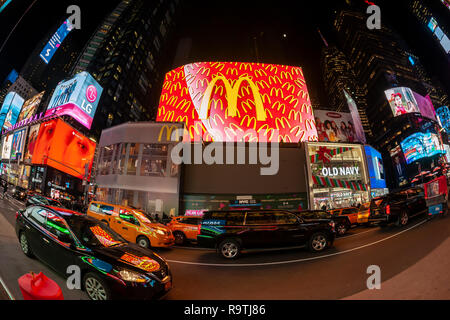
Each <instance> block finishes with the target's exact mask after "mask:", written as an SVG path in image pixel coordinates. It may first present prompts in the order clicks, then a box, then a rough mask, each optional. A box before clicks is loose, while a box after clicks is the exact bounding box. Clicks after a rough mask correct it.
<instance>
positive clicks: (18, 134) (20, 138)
mask: <svg viewBox="0 0 450 320" xmlns="http://www.w3.org/2000/svg"><path fill="white" fill-rule="evenodd" d="M27 129H28V127H25V128H23V129H19V130H17V131H15V132H14V133H13V138H12V145H11V157H10V159H11V160H22V159H23V151H24V145H25V139H26V134H27Z"/></svg>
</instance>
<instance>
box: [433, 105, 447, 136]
mask: <svg viewBox="0 0 450 320" xmlns="http://www.w3.org/2000/svg"><path fill="white" fill-rule="evenodd" d="M436 114H437V116H438V119H439V121H440V124H441V126H442V128H444V130H445V131H446V132H447V133H450V110H449V109H448V107H447V106H442V107H440V108H437V109H436Z"/></svg>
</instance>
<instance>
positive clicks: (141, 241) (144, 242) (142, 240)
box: [136, 236, 152, 249]
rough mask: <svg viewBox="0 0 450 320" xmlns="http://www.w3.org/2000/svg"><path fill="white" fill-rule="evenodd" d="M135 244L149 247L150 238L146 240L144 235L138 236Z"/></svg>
mask: <svg viewBox="0 0 450 320" xmlns="http://www.w3.org/2000/svg"><path fill="white" fill-rule="evenodd" d="M136 244H137V245H139V246H140V247H142V248H146V249H149V248H151V246H152V244H151V242H150V240H148V238H147V237H144V236H139V237H138V238H137V239H136Z"/></svg>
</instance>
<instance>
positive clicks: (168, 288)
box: [164, 281, 172, 291]
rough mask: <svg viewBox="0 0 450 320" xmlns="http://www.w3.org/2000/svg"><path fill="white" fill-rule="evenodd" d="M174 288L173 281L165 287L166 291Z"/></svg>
mask: <svg viewBox="0 0 450 320" xmlns="http://www.w3.org/2000/svg"><path fill="white" fill-rule="evenodd" d="M171 288H172V281H169V282H167V283H166V284H165V285H164V290H166V291H167V290H170V289H171Z"/></svg>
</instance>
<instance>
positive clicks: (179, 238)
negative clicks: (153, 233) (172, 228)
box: [173, 231, 186, 245]
mask: <svg viewBox="0 0 450 320" xmlns="http://www.w3.org/2000/svg"><path fill="white" fill-rule="evenodd" d="M173 236H174V237H175V244H177V245H182V244H184V243H185V242H186V236H185V235H184V233H183V232H180V231H178V232H174V234H173Z"/></svg>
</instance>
